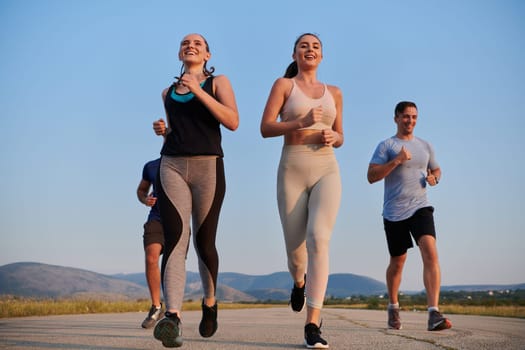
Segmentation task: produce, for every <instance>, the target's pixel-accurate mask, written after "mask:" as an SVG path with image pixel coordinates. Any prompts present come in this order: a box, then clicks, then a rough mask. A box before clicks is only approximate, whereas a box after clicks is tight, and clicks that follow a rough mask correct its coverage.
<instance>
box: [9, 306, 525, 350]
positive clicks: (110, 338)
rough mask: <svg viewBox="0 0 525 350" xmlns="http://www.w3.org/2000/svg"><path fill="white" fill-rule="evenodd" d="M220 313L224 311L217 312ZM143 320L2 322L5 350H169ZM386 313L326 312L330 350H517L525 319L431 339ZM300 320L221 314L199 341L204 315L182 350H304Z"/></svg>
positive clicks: (523, 345)
mask: <svg viewBox="0 0 525 350" xmlns="http://www.w3.org/2000/svg"><path fill="white" fill-rule="evenodd" d="M219 307H220V305H219ZM144 316H145V313H121V314H90V315H69V316H46V317H24V318H9V319H0V349H15V350H21V349H24V350H25V349H72V350H85V349H102V350H119V349H165V348H163V347H162V344H161V343H160V342H158V341H157V340H155V339H154V338H153V335H152V334H153V333H152V330H151V329H150V330H144V329H142V328H140V323H141V321H142V319H143V317H144ZM385 316H386V314H385V312H384V311H372V310H343V309H325V310H323V320H324V323H323V328H322V331H323V336H324V337H325V338H326V339H327V340H328V341H329V343H330V348H331V349H355V350H357V349H374V350H381V349H388V350H395V349H403V350H405V349H406V350H411V349H414V350H416V349H417V350H425V349H440V350H443V349H445V350H455V349H462V350H463V349H466V350H469V349H472V350H484V349H487V350H488V349H490V350H493V349H520V350H525V319H513V318H498V317H479V316H462V315H452V316H450V318H451V320H452V323H453V328H452V329H450V330H446V331H442V332H428V331H426V321H427V320H426V317H427V316H426V313H425V312H408V311H407V312H401V317H402V320H403V330H400V331H393V330H387V329H386V327H385V324H386V320H385ZM304 317H305V314H304V311H303V313H300V314H296V313H293V312H292V311H291V310H289V309H288V308H282V307H280V308H270V309H243V310H219V330H218V331H217V333H216V334H215V335H214V336H213V337H212V338H208V339H204V338H201V337H200V336H199V334H198V330H197V328H198V323H199V321H200V312H197V311H191V312H186V313H184V315H183V318H184V319H183V322H184V324H183V338H184V344H183V346H182V349H230V350H236V349H246V350H252V349H303V348H304V346H303V345H302V332H303V321H304Z"/></svg>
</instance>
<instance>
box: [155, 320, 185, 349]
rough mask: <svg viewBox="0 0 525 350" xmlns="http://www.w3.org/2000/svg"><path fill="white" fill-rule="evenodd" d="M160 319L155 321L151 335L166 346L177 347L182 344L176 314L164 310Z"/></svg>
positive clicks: (180, 330)
mask: <svg viewBox="0 0 525 350" xmlns="http://www.w3.org/2000/svg"><path fill="white" fill-rule="evenodd" d="M164 315H165V316H166V317H164V318H163V319H162V320H160V321H159V323H157V325H156V326H155V330H154V331H153V336H154V337H155V339H157V340H160V341H161V342H162V345H163V346H164V347H166V348H178V347H180V346H182V329H181V326H180V319H179V317H178V316H177V314H172V313H169V312H166V313H165V314H164Z"/></svg>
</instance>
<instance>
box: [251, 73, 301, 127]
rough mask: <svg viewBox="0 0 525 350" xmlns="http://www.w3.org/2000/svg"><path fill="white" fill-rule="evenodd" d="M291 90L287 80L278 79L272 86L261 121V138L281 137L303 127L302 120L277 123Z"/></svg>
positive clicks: (289, 81) (289, 82) (290, 84)
mask: <svg viewBox="0 0 525 350" xmlns="http://www.w3.org/2000/svg"><path fill="white" fill-rule="evenodd" d="M291 88H292V81H291V80H290V79H287V78H279V79H277V80H276V81H275V83H274V84H273V86H272V90H271V91H270V95H269V96H268V100H267V101H266V106H265V107H264V112H263V116H262V119H261V128H260V130H261V135H262V137H275V136H281V135H284V134H285V133H287V132H289V131H293V130H297V129H300V128H302V127H304V126H305V125H303V121H302V120H294V121H289V122H279V121H277V118H278V117H279V113H280V112H281V108H282V107H283V105H284V103H285V101H286V98H287V97H288V94H289V92H290V90H291Z"/></svg>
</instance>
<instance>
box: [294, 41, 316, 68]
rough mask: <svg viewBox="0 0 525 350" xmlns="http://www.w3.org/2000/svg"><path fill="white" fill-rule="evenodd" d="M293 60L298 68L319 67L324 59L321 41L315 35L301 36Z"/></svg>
mask: <svg viewBox="0 0 525 350" xmlns="http://www.w3.org/2000/svg"><path fill="white" fill-rule="evenodd" d="M292 58H293V59H294V60H295V61H296V62H297V65H298V66H304V67H308V66H317V65H318V64H319V63H320V62H321V60H322V58H323V50H322V44H321V41H320V40H319V39H318V38H317V37H316V36H315V35H311V34H305V35H303V36H301V37H300V38H299V39H298V40H297V43H296V44H295V47H294V53H293V55H292Z"/></svg>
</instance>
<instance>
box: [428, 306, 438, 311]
mask: <svg viewBox="0 0 525 350" xmlns="http://www.w3.org/2000/svg"><path fill="white" fill-rule="evenodd" d="M432 311H438V312H439V308H438V307H437V306H429V307H428V312H432Z"/></svg>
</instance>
